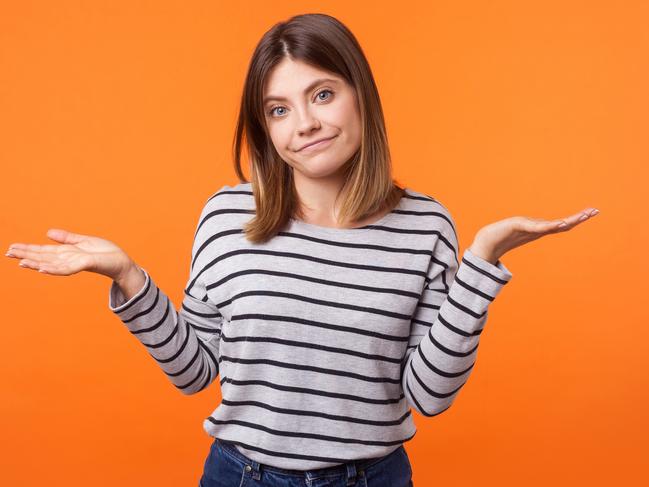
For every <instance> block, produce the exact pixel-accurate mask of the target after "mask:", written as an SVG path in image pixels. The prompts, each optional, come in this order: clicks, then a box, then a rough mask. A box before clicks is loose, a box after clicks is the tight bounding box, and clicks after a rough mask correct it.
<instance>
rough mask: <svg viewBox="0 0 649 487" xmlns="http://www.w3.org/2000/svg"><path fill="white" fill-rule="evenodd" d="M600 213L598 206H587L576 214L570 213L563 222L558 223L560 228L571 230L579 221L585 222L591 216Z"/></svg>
mask: <svg viewBox="0 0 649 487" xmlns="http://www.w3.org/2000/svg"><path fill="white" fill-rule="evenodd" d="M598 213H599V210H597V209H596V208H586V209H585V210H583V211H579V212H577V213H575V214H574V215H570V216H569V217H567V218H564V219H563V220H562V222H561V223H559V224H557V228H558V229H559V230H569V229H570V228H573V227H574V226H576V225H578V224H579V223H582V222H585V221H586V220H588V219H589V218H590V217H592V216H595V215H597V214H598Z"/></svg>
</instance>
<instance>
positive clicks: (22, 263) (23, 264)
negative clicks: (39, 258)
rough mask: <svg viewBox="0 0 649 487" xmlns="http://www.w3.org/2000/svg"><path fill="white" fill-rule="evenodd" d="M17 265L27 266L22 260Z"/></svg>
mask: <svg viewBox="0 0 649 487" xmlns="http://www.w3.org/2000/svg"><path fill="white" fill-rule="evenodd" d="M18 265H19V266H20V267H27V264H25V263H24V262H21V263H20V264H18Z"/></svg>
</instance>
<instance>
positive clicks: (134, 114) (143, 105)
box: [0, 0, 649, 487]
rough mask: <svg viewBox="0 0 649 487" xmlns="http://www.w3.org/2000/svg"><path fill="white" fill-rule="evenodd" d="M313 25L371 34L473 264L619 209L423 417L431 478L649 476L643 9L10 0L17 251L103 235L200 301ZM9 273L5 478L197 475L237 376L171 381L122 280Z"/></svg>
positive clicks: (408, 175) (405, 141)
mask: <svg viewBox="0 0 649 487" xmlns="http://www.w3.org/2000/svg"><path fill="white" fill-rule="evenodd" d="M307 12H323V13H328V14H331V15H333V16H335V17H337V18H339V19H340V20H341V21H343V22H344V23H345V24H346V25H347V26H348V27H349V28H350V29H351V30H352V32H354V34H355V35H356V36H357V38H358V39H359V41H360V43H361V45H362V46H363V49H364V51H365V53H366V55H367V57H368V59H369V61H370V64H371V66H372V68H373V72H374V75H375V78H376V81H377V84H378V86H379V90H380V93H381V97H382V101H383V106H384V110H385V115H386V119H387V124H388V135H389V138H390V144H391V150H392V154H393V157H394V169H395V174H394V175H395V177H396V178H397V180H399V181H400V182H401V183H403V184H405V185H406V186H407V187H410V188H413V189H415V190H417V191H422V192H425V193H427V194H430V195H432V196H434V197H436V198H438V199H439V200H440V201H441V202H443V203H444V204H445V205H446V206H447V207H448V208H449V210H450V211H451V213H452V215H453V217H454V219H455V220H456V223H457V227H458V233H459V236H460V246H461V250H464V249H465V248H466V247H468V246H469V245H470V244H471V241H472V239H473V235H475V232H477V230H478V229H479V228H481V227H482V226H484V225H486V224H488V223H491V222H494V221H496V220H500V219H503V218H506V217H509V216H514V215H517V214H522V215H527V216H533V217H538V218H548V219H554V218H559V217H564V216H567V215H570V214H572V213H575V212H577V211H579V210H581V209H583V208H585V207H588V206H594V207H597V208H599V209H600V211H601V213H600V214H599V215H598V216H597V217H595V218H593V220H591V221H587V222H585V223H584V224H582V225H579V226H577V227H576V228H574V229H573V230H571V231H569V232H566V233H561V234H556V235H550V236H547V237H544V238H542V239H539V240H537V241H534V242H532V243H529V244H527V245H525V246H523V247H519V248H517V249H514V250H513V251H511V252H509V253H508V254H506V255H505V256H504V257H503V259H502V260H503V262H504V263H505V265H507V267H508V268H509V269H510V270H511V271H512V273H513V275H514V277H513V279H512V281H511V282H510V283H509V284H508V285H507V286H506V288H505V290H504V291H503V293H502V294H501V295H500V296H499V298H498V300H497V301H496V302H494V304H493V305H492V306H491V308H490V318H489V322H488V327H487V329H486V330H485V333H483V335H482V342H481V347H480V351H479V353H478V362H477V366H476V368H475V370H474V371H473V373H472V375H471V377H470V379H469V382H468V383H467V386H466V387H465V388H464V389H463V390H462V391H461V392H460V394H459V396H458V398H457V400H456V402H455V404H454V405H453V407H451V409H449V410H448V411H447V412H445V413H443V414H441V415H439V416H437V417H433V418H425V417H423V416H420V415H418V414H417V413H413V414H415V421H416V423H417V426H418V433H417V435H416V436H415V438H414V439H413V440H412V441H410V442H408V443H406V450H407V451H408V454H409V455H410V458H411V462H412V465H413V469H414V477H413V478H414V483H415V485H416V486H420V487H423V486H428V485H444V486H446V487H451V486H470V485H498V486H509V485H512V486H514V485H515V486H521V485H524V486H537V485H538V486H541V485H543V486H545V485H548V484H550V483H552V484H553V485H573V484H574V485H624V484H625V483H630V484H632V485H637V484H640V483H642V482H641V481H642V480H644V481H645V482H646V481H647V473H646V466H647V465H646V460H647V453H648V449H647V437H648V433H649V428H648V427H647V422H648V420H647V411H648V410H649V400H648V399H649V398H648V392H649V387H647V386H648V385H649V384H648V382H649V381H648V379H647V367H648V365H649V353H648V350H647V348H648V346H647V341H648V338H649V333H648V331H647V325H648V324H649V319H648V318H649V316H648V312H647V309H648V303H647V299H646V292H647V284H646V276H647V271H648V270H649V269H648V268H647V256H646V250H647V248H648V244H649V239H648V238H647V237H648V235H647V234H648V230H647V225H646V220H647V211H646V210H647V205H646V199H647V190H646V185H647V181H648V178H647V172H648V171H647V167H648V165H649V164H648V163H649V157H648V156H649V143H648V135H649V131H648V128H649V127H648V125H649V124H648V123H647V114H648V113H649V95H648V94H649V88H648V87H649V76H648V74H649V73H648V71H649V69H648V63H647V60H649V33H648V32H649V30H648V29H647V25H648V24H649V7H648V4H647V2H644V1H640V0H639V1H635V2H634V1H626V2H613V1H608V2H604V1H565V0H564V1H554V0H553V1H543V2H541V1H539V2H519V1H468V2H452V1H444V2H440V1H436V2H427V1H421V2H408V3H407V4H403V3H401V4H398V5H395V4H394V3H388V2H385V3H377V2H363V3H359V2H349V1H344V2H342V1H330V2H327V1H319V2H311V1H304V0H302V1H274V2H261V1H259V2H248V3H245V4H241V5H237V4H236V3H235V2H210V1H201V2H196V1H194V2H188V1H182V2H181V1H159V0H158V1H155V2H142V1H139V2H135V1H133V0H129V1H93V2H73V1H57V2H48V1H24V0H23V1H19V2H9V1H4V2H2V6H1V11H0V124H1V126H0V158H1V160H2V168H3V177H2V192H1V193H0V202H1V203H2V207H3V211H2V213H1V214H2V222H0V223H1V224H2V225H1V226H0V228H1V230H0V231H1V232H2V235H1V237H2V238H1V241H0V245H4V246H5V247H4V248H5V250H6V248H7V247H8V246H9V245H10V244H11V243H15V242H23V243H50V244H51V243H53V242H52V241H51V240H49V239H48V238H47V237H46V236H45V232H46V231H47V229H48V228H53V227H56V228H64V229H67V230H70V231H73V232H78V233H84V234H91V235H97V236H101V237H103V238H107V239H109V240H112V241H114V242H115V243H117V244H118V245H120V246H121V247H122V248H124V249H125V250H126V251H127V252H128V253H129V254H130V255H131V257H132V258H133V259H134V260H135V261H136V262H137V263H139V264H140V265H141V266H143V267H145V268H146V269H147V270H148V271H149V272H150V273H151V275H152V276H153V277H154V279H155V280H156V282H157V284H158V285H159V286H160V288H161V289H162V290H163V291H164V292H166V293H167V294H168V295H169V296H170V297H171V299H172V300H173V301H174V303H175V305H176V307H179V306H180V303H181V299H182V290H183V287H184V285H185V284H186V280H187V277H188V272H189V262H190V250H191V244H192V241H191V240H192V236H193V232H194V229H195V225H196V223H197V219H198V215H199V213H200V210H201V209H202V205H203V203H204V202H205V200H206V199H207V197H208V196H209V195H211V194H212V193H213V192H214V191H216V190H217V189H219V188H220V187H221V186H222V185H223V184H231V185H232V184H236V183H237V182H238V181H237V179H236V177H235V175H234V170H233V168H232V162H231V156H230V146H231V141H232V134H233V131H234V122H235V117H236V109H237V108H238V103H239V96H240V94H241V88H242V83H243V78H244V75H245V70H246V67H247V64H248V61H249V59H250V56H251V54H252V51H253V49H254V46H255V45H256V44H257V42H258V41H259V39H260V37H261V35H262V34H263V33H264V32H265V31H266V30H267V29H269V28H270V27H271V26H272V25H273V24H274V23H275V22H277V21H280V20H284V19H287V18H288V17H290V16H291V15H294V14H297V13H307ZM0 271H1V272H2V278H1V286H2V290H1V293H0V295H1V296H2V300H3V303H2V310H3V315H4V316H3V330H2V331H3V340H2V341H3V346H2V349H3V353H2V356H1V357H2V358H1V359H0V360H1V366H2V378H3V382H4V384H3V387H2V398H1V400H0V408H1V409H0V418H1V421H2V438H3V440H2V443H1V445H2V446H1V447H0V448H2V450H3V451H2V452H1V453H2V455H1V456H0V458H1V460H0V461H1V462H2V464H1V465H0V484H2V485H7V486H20V485H29V486H32V485H33V486H36V485H44V484H47V485H49V486H88V485H91V486H113V485H123V486H136V485H156V486H190V485H198V479H199V477H200V475H201V473H202V469H203V462H204V461H205V457H206V456H207V453H208V450H209V447H210V444H211V439H210V438H209V437H208V436H207V435H206V434H205V432H204V431H203V429H202V421H203V419H204V418H205V417H206V416H207V415H208V414H210V413H211V412H212V410H213V409H214V408H215V407H216V406H217V404H218V403H219V401H220V390H219V387H218V385H217V383H216V382H215V383H213V384H212V385H211V386H210V387H209V388H208V390H207V391H203V392H202V393H200V394H197V395H193V396H184V395H182V394H181V393H180V392H179V391H178V390H177V389H175V388H174V387H173V386H172V384H171V383H170V382H169V381H168V379H167V378H166V377H165V375H164V374H163V372H162V371H161V370H160V369H159V368H158V366H157V364H156V363H155V361H154V360H153V359H151V357H149V356H148V354H147V353H146V351H145V349H144V347H143V346H142V345H141V344H140V343H139V342H138V341H137V340H136V338H135V337H134V336H132V335H131V334H130V333H129V332H128V331H127V329H126V327H125V326H123V325H122V323H121V322H120V321H119V320H118V319H117V317H116V316H114V315H113V314H112V313H111V311H110V310H109V308H108V290H109V287H110V281H109V280H108V279H107V278H106V277H104V276H100V275H97V274H91V273H80V274H77V275H74V276H70V277H62V276H52V275H45V274H39V273H37V272H36V271H34V270H30V269H23V268H20V267H18V260H17V259H10V258H8V257H5V259H4V260H2V264H1V265H0ZM643 298H644V299H643ZM643 463H644V468H643Z"/></svg>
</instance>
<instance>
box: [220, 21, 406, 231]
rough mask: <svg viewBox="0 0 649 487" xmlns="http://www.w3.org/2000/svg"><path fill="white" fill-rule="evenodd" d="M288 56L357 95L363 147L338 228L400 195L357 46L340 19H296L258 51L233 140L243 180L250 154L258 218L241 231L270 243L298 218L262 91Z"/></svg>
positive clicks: (351, 167) (349, 172) (344, 193)
mask: <svg viewBox="0 0 649 487" xmlns="http://www.w3.org/2000/svg"><path fill="white" fill-rule="evenodd" d="M285 57H289V59H291V60H294V61H295V60H299V61H302V62H305V63H307V64H310V65H312V66H315V67H318V68H319V69H322V70H325V71H328V72H331V73H335V74H337V75H339V76H340V77H342V78H343V79H344V80H345V81H346V82H347V83H349V85H350V86H352V87H354V89H355V90H356V95H357V96H356V99H357V100H358V104H359V112H360V114H361V125H362V127H363V128H362V135H361V143H360V148H359V150H358V151H357V152H356V154H355V155H354V156H353V157H352V158H351V159H350V160H349V161H348V162H347V163H346V165H345V168H344V171H345V174H346V176H347V177H346V178H345V184H344V186H343V188H342V189H341V192H340V194H339V196H340V197H342V198H343V200H342V202H341V206H340V213H339V218H340V220H341V221H342V222H343V225H346V224H348V223H349V222H355V221H359V220H362V219H364V218H367V217H369V216H370V215H373V214H374V213H375V212H377V211H383V210H388V209H390V210H391V209H393V208H394V207H395V206H396V205H397V204H398V202H399V200H400V199H401V197H402V196H403V195H404V191H405V190H404V188H403V187H400V186H399V185H398V184H397V183H396V181H394V180H393V178H392V164H391V158H390V150H389V147H388V141H387V132H386V127H385V121H384V118H383V109H382V107H381V100H380V98H379V93H378V90H377V87H376V84H375V82H374V77H373V76H372V72H371V69H370V66H369V63H368V62H367V59H366V58H365V55H364V53H363V50H362V49H361V46H360V45H359V43H358V41H357V40H356V38H355V37H354V35H353V34H352V33H351V31H350V30H349V29H348V28H347V27H345V26H344V25H343V24H342V23H341V22H340V21H338V20H337V19H335V18H334V17H331V16H330V15H326V14H318V13H313V14H301V15H296V16H294V17H291V18H290V19H288V20H287V21H285V22H279V23H277V24H275V25H274V26H273V27H272V28H271V29H270V30H268V31H267V32H266V33H265V34H264V35H263V37H262V38H261V40H260V41H259V43H258V44H257V47H256V48H255V51H254V53H253V55H252V58H251V60H250V64H249V66H248V73H247V75H246V79H245V82H244V87H243V93H242V96H241V104H240V108H239V117H238V121H237V126H236V130H235V137H234V141H233V153H234V166H235V171H236V173H237V176H238V177H239V179H240V181H241V182H248V180H246V178H245V176H244V174H243V171H242V168H241V153H242V150H243V148H244V138H245V145H246V149H247V152H248V157H249V162H250V168H251V177H252V188H253V194H254V198H255V205H256V214H255V216H254V218H252V219H251V220H250V221H249V222H247V224H246V226H245V230H244V231H245V234H246V238H247V239H248V240H249V241H251V242H255V243H260V242H264V241H266V240H268V239H270V238H272V237H273V236H274V235H276V233H277V232H278V231H280V230H282V229H283V227H284V226H285V225H286V224H287V223H288V221H289V219H290V218H291V217H298V218H302V217H303V215H302V212H301V208H300V205H299V204H298V203H299V201H298V195H297V192H296V190H295V185H294V182H293V170H292V169H293V168H292V167H291V166H289V165H288V164H287V163H286V162H285V161H284V160H283V159H281V157H280V156H279V154H278V153H277V151H276V150H275V147H274V146H273V143H272V140H271V139H270V137H269V136H268V133H267V131H266V119H265V116H264V108H263V102H262V100H263V89H264V86H265V81H266V79H267V77H268V75H269V73H270V71H271V70H272V69H273V67H275V66H276V65H277V64H279V63H280V62H281V61H282V60H283V59H284V58H285Z"/></svg>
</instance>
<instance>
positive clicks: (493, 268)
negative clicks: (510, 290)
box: [464, 248, 513, 284]
mask: <svg viewBox="0 0 649 487" xmlns="http://www.w3.org/2000/svg"><path fill="white" fill-rule="evenodd" d="M464 258H465V259H466V260H467V261H469V262H470V263H471V264H473V265H475V266H477V267H479V268H480V269H482V270H483V271H485V272H488V273H489V274H491V275H492V276H494V277H496V278H498V279H499V280H501V281H505V282H501V283H500V284H507V283H508V282H509V280H510V279H511V278H512V275H513V274H512V273H511V271H510V270H509V269H508V268H507V267H506V266H505V264H503V263H502V262H501V261H500V260H498V262H496V264H495V265H494V264H492V263H491V262H489V261H487V260H485V259H483V258H482V257H478V256H477V255H476V254H474V253H473V252H471V249H469V248H467V249H466V250H465V251H464Z"/></svg>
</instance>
